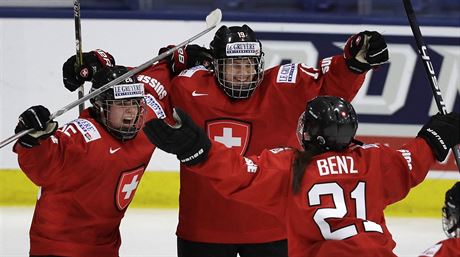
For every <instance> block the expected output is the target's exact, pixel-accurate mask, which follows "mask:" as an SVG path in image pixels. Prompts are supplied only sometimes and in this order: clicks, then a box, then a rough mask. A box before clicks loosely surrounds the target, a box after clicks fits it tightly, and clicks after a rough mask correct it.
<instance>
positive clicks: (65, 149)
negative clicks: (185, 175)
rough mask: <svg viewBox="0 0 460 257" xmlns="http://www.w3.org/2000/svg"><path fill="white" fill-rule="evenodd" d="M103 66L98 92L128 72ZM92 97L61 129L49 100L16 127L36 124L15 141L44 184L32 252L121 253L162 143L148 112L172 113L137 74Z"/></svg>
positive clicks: (96, 80)
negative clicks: (148, 125)
mask: <svg viewBox="0 0 460 257" xmlns="http://www.w3.org/2000/svg"><path fill="white" fill-rule="evenodd" d="M100 68H101V70H100V71H98V72H97V73H95V74H94V76H92V77H93V78H92V90H95V89H97V88H99V87H101V86H103V85H104V84H106V83H108V82H110V81H112V80H114V79H115V78H118V77H119V76H121V75H122V74H124V73H126V72H127V71H128V69H127V68H126V67H122V66H114V67H111V66H107V67H104V68H103V67H100ZM91 103H92V105H93V106H92V107H89V108H87V109H86V110H85V111H84V112H83V113H82V114H81V115H80V117H79V118H78V119H75V120H73V121H71V122H69V123H68V124H65V125H64V126H63V127H62V128H60V129H57V128H58V124H57V122H55V121H48V120H49V117H50V112H49V111H48V109H47V108H45V107H43V106H33V107H31V108H29V109H27V110H26V111H25V112H24V113H22V114H21V115H20V117H19V123H18V125H17V127H16V130H15V132H16V133H18V132H20V131H23V130H27V129H29V128H33V129H35V130H36V131H35V132H33V133H30V134H26V135H25V136H23V137H21V138H19V139H18V141H17V142H16V144H15V145H14V151H15V152H16V153H17V154H18V160H19V165H20V167H21V169H22V170H23V171H24V173H25V174H26V175H27V177H29V179H30V180H31V181H32V182H33V183H34V184H36V185H38V186H40V194H39V197H38V200H37V203H36V206H35V213H34V216H33V220H32V225H31V228H30V256H74V257H77V256H79V257H100V256H106V257H111V256H112V257H118V256H119V255H118V250H119V247H120V244H121V238H120V231H119V226H120V222H121V219H122V218H123V216H124V213H125V211H126V209H127V207H128V205H129V204H130V202H131V200H132V199H133V197H134V194H135V192H136V189H137V186H138V185H139V182H140V179H141V177H142V175H143V173H144V170H145V168H146V166H147V164H148V163H149V161H150V158H151V156H152V153H153V151H154V149H155V147H154V146H152V145H151V144H150V143H149V141H148V140H147V138H146V136H145V134H144V133H143V132H142V131H141V128H142V126H143V125H144V120H145V119H147V118H159V119H162V118H165V111H164V110H163V107H162V104H163V103H161V102H160V101H157V100H156V99H155V98H154V97H153V96H151V95H148V94H147V95H144V85H143V84H142V83H139V82H137V80H136V78H134V77H128V78H126V79H125V80H124V81H122V82H121V83H120V84H118V85H115V86H113V87H112V88H110V89H108V90H107V91H105V92H103V93H101V94H99V95H98V96H96V97H94V98H92V99H91Z"/></svg>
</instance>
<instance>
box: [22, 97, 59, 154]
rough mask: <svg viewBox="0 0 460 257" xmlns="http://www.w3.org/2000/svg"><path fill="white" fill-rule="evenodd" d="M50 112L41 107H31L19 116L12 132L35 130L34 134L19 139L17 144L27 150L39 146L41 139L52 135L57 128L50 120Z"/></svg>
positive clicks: (55, 123)
mask: <svg viewBox="0 0 460 257" xmlns="http://www.w3.org/2000/svg"><path fill="white" fill-rule="evenodd" d="M50 115H51V114H50V111H49V110H48V109H47V108H46V107H44V106H42V105H37V106H32V107H30V108H29V109H27V110H26V111H25V112H23V113H22V114H21V115H20V116H19V122H18V125H17V126H16V129H15V130H14V132H15V133H19V132H21V131H24V130H28V129H30V128H33V129H35V131H34V132H32V133H29V134H26V135H24V136H22V137H20V138H19V140H18V142H19V143H20V144H21V145H22V146H24V147H27V148H31V147H33V146H36V145H39V144H40V142H39V141H40V140H41V139H45V138H48V137H49V136H51V135H53V134H54V132H56V130H57V128H58V123H57V122H56V121H53V120H51V121H50V120H49V119H50Z"/></svg>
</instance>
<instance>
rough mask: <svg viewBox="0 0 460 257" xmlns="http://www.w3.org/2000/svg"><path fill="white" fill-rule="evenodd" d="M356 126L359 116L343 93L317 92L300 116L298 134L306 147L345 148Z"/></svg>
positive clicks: (324, 149)
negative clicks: (343, 97)
mask: <svg viewBox="0 0 460 257" xmlns="http://www.w3.org/2000/svg"><path fill="white" fill-rule="evenodd" d="M357 129H358V118H357V115H356V112H355V110H354V108H353V106H352V105H351V104H350V103H348V102H347V101H345V100H344V99H342V98H340V97H335V96H318V97H316V98H314V99H313V100H311V101H309V102H308V103H307V106H306V109H305V112H304V113H303V114H302V115H301V117H300V118H299V124H298V128H297V136H298V139H299V143H300V144H301V145H302V147H303V148H304V149H308V148H311V147H314V148H317V149H321V150H322V151H342V150H344V149H346V148H347V147H348V145H349V144H350V143H351V142H352V140H353V138H354V136H355V135H356V130H357Z"/></svg>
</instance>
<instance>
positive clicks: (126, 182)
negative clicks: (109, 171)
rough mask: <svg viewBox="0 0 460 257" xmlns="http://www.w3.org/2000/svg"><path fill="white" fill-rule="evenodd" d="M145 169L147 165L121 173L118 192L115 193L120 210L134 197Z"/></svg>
mask: <svg viewBox="0 0 460 257" xmlns="http://www.w3.org/2000/svg"><path fill="white" fill-rule="evenodd" d="M144 170H145V167H140V168H137V169H135V170H131V171H125V172H123V173H122V174H121V176H120V179H119V180H118V186H117V193H116V194H115V202H116V204H117V207H118V209H119V210H120V211H121V210H123V209H125V208H126V207H127V206H128V205H129V203H130V202H131V200H132V199H133V198H134V193H136V189H137V187H138V186H139V182H140V181H141V177H142V175H143V174H144Z"/></svg>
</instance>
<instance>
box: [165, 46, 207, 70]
mask: <svg viewBox="0 0 460 257" xmlns="http://www.w3.org/2000/svg"><path fill="white" fill-rule="evenodd" d="M173 47H174V46H173V45H169V46H167V47H163V48H161V49H160V51H158V54H162V53H163V52H166V51H168V50H169V49H171V48H173ZM166 58H167V59H166V60H167V61H168V67H169V70H170V71H171V73H172V74H173V75H177V74H179V73H180V72H181V71H183V70H185V69H189V68H192V67H195V66H197V65H203V66H205V67H206V68H211V67H212V59H213V58H212V55H211V51H210V50H208V49H206V48H205V47H201V46H199V45H187V46H185V47H181V48H179V49H177V50H176V51H175V52H173V53H172V54H171V55H169V56H168V57H166Z"/></svg>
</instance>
